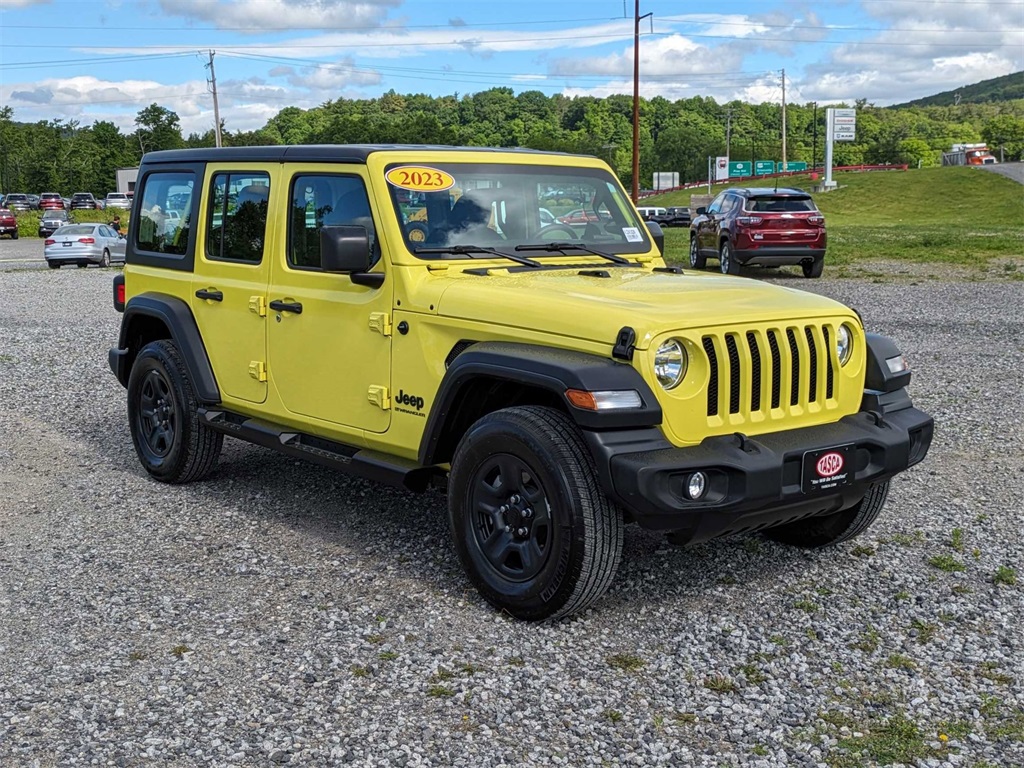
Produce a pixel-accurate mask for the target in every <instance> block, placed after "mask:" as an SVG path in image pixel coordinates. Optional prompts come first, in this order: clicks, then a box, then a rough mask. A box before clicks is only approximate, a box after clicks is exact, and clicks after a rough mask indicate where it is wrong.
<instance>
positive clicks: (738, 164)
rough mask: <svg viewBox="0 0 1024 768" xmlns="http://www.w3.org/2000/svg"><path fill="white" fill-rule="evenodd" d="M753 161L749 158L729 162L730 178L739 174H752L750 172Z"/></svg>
mask: <svg viewBox="0 0 1024 768" xmlns="http://www.w3.org/2000/svg"><path fill="white" fill-rule="evenodd" d="M750 166H751V163H750V161H749V160H734V161H733V162H731V163H729V178H730V179H733V178H736V177H737V176H752V175H753V174H751V172H750Z"/></svg>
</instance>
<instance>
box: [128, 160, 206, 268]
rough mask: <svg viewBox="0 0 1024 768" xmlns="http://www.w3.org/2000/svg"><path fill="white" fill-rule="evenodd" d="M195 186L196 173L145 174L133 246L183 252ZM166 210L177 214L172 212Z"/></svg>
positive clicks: (174, 254)
mask: <svg viewBox="0 0 1024 768" xmlns="http://www.w3.org/2000/svg"><path fill="white" fill-rule="evenodd" d="M194 187H195V175H194V174H192V173H189V172H184V171H166V172H156V173H151V174H149V175H148V176H147V177H146V179H145V182H144V186H143V188H142V200H141V201H140V202H141V204H140V205H139V207H138V211H137V213H136V216H137V217H138V219H139V221H138V225H137V226H136V228H135V242H134V246H135V248H136V249H138V250H140V251H148V252H150V253H160V254H166V255H170V256H182V255H184V254H185V252H186V251H187V250H188V240H189V216H188V212H190V211H191V210H192V190H193V188H194ZM168 211H176V212H178V214H179V215H178V216H176V217H175V216H172V215H170V214H169V213H168ZM182 211H184V212H185V215H184V216H182Z"/></svg>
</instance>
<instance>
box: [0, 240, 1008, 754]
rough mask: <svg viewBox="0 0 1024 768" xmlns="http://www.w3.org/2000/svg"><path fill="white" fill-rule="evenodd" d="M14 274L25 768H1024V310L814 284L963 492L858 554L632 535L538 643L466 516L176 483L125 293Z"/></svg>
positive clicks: (103, 283) (12, 423)
mask: <svg viewBox="0 0 1024 768" xmlns="http://www.w3.org/2000/svg"><path fill="white" fill-rule="evenodd" d="M4 245H7V244H6V243H4ZM3 269H6V270H7V271H0V290H2V296H3V297H4V300H3V302H2V304H0V765H5V766H6V765H14V766H31V765H41V766H52V765H60V766H71V765H103V766H107V765H114V766H137V765H151V764H153V765H157V764H159V765H174V766H195V765H242V766H263V765H273V764H281V763H288V764H290V765H304V766H305V765H309V766H324V765H348V764H353V765H395V766H399V765H407V766H417V765H431V766H448V765H465V766H474V767H476V766H530V765H540V764H546V765H620V764H623V765H630V764H633V765H641V764H643V765H648V764H665V765H673V766H774V765H793V766H819V765H820V766H826V765H827V766H836V767H839V768H843V767H847V766H862V765H877V764H881V765H889V764H898V763H904V764H913V765H929V766H939V765H942V766H946V765H956V766H959V765H963V766H997V765H998V766H1011V765H1018V766H1019V765H1024V661H1022V659H1024V656H1022V650H1024V649H1022V646H1024V631H1022V629H1021V627H1022V625H1024V602H1022V582H1024V573H1021V571H1022V569H1024V544H1022V537H1021V527H1022V526H1021V523H1022V514H1021V507H1022V501H1024V479H1022V475H1024V458H1022V456H1024V450H1022V449H1024V439H1022V437H1024V428H1022V426H1021V421H1020V418H1019V414H1020V413H1021V412H1022V411H1024V387H1022V386H1021V383H1022V382H1021V370H1024V346H1022V344H1021V338H1024V319H1022V316H1021V314H1020V307H1021V306H1024V283H1022V282H1014V281H1008V282H1001V281H989V282H966V281H965V282H956V281H952V280H947V281H936V280H913V279H902V280H898V281H895V282H894V281H884V282H879V280H880V279H879V278H877V277H876V278H874V279H873V280H855V279H846V280H829V279H823V280H821V281H815V282H814V283H813V284H812V283H809V282H807V281H802V280H793V279H786V278H782V281H784V282H786V284H788V285H793V286H795V287H799V288H813V289H814V290H816V291H820V292H821V293H825V294H828V295H831V296H834V297H836V298H838V299H840V300H843V301H846V302H848V303H850V304H851V305H853V306H855V307H857V308H858V309H859V310H860V311H861V313H862V314H863V316H864V318H865V321H866V322H867V324H868V326H869V327H870V328H871V329H873V330H877V331H880V332H882V333H887V334H890V335H892V336H894V337H896V338H897V339H898V340H899V341H900V343H901V345H902V347H903V349H904V351H905V352H907V354H908V355H909V357H910V358H911V361H912V363H913V364H914V366H915V374H914V382H913V384H912V394H913V396H914V398H915V402H916V404H917V405H919V406H920V407H922V408H924V409H925V410H927V411H930V412H931V413H932V414H933V415H934V416H935V418H936V421H937V434H936V441H935V444H934V446H933V448H932V453H931V455H930V457H929V459H928V460H927V461H926V462H925V463H924V464H923V465H920V466H918V467H917V468H915V469H914V470H912V471H911V472H909V473H906V474H904V475H902V476H900V477H899V478H898V479H897V480H896V481H895V482H894V483H893V491H892V493H891V495H890V500H889V505H888V507H887V510H886V513H885V514H884V515H883V518H882V519H881V520H880V521H879V523H878V524H877V525H876V526H875V527H874V528H872V529H871V530H870V531H869V532H868V533H867V534H866V535H865V536H864V537H862V538H861V539H859V540H857V541H856V542H853V543H850V544H846V545H843V546H841V547H839V548H837V549H834V550H831V551H825V552H818V553H806V552H801V551H796V550H792V549H788V548H785V547H782V546H779V545H775V544H772V543H770V542H768V541H766V540H764V539H761V538H759V537H743V538H736V539H730V540H725V541H717V542H712V543H710V544H705V545H701V546H697V547H694V548H691V549H676V548H673V547H670V546H667V545H666V544H665V543H664V540H663V539H662V538H660V537H658V536H656V535H654V534H651V533H647V532H644V531H640V530H638V529H636V528H632V529H630V530H628V531H627V536H626V553H625V562H624V565H623V567H622V569H621V571H620V573H619V577H618V580H617V582H616V584H615V585H614V586H613V588H612V590H611V591H610V592H609V593H608V595H607V596H606V597H605V598H604V599H603V600H602V601H601V602H599V603H598V605H597V606H596V607H595V609H594V610H592V611H590V612H588V613H586V614H584V615H582V616H579V617H577V618H574V619H572V620H567V621H563V622H560V623H555V624H542V625H527V624H521V623H516V622H514V621H511V620H509V619H507V618H505V617H503V616H500V615H496V614H495V613H494V611H492V610H491V609H490V608H489V607H488V606H487V605H486V604H485V603H484V602H483V601H482V600H481V599H480V598H478V597H477V595H476V593H475V592H474V591H472V590H471V588H470V587H469V585H468V582H467V580H466V579H465V577H464V576H463V574H462V572H461V571H460V570H459V567H458V565H457V562H456V558H455V557H454V554H453V553H452V551H451V548H450V545H449V542H448V537H447V530H446V514H445V506H444V500H443V498H442V497H441V496H440V495H425V496H414V495H408V494H405V493H402V492H399V491H394V490H391V489H388V488H384V487H380V486H376V485H373V484H370V483H365V482H362V481H359V480H353V479H349V478H347V477H345V476H341V475H337V474H332V473H331V472H329V471H327V470H322V469H320V468H317V467H314V466H311V465H307V464H300V463H296V462H294V461H291V460H288V459H284V458H282V457H280V456H278V455H276V454H273V453H271V452H269V451H265V450H263V449H260V448H256V447H253V446H248V445H244V444H241V443H237V442H234V441H229V442H228V443H226V444H225V452H224V456H223V458H222V460H221V465H220V468H219V470H218V472H217V473H216V474H215V476H214V477H213V478H212V479H211V480H209V481H207V482H203V483H200V484H195V485H191V486H186V487H167V486H161V485H158V484H156V483H154V482H151V481H149V480H148V479H147V478H146V477H145V476H144V473H143V472H142V470H141V468H140V466H139V464H138V462H137V460H136V458H135V455H134V452H133V450H132V447H131V440H130V437H129V434H128V428H127V424H126V416H125V393H124V390H123V389H122V388H121V387H120V385H118V384H117V382H116V381H115V380H114V378H113V377H112V376H111V375H110V372H109V370H108V369H107V364H106V351H107V349H108V348H109V347H110V346H111V345H112V344H113V343H114V342H115V341H116V338H117V329H118V323H119V316H118V315H117V314H116V313H115V312H114V311H113V310H112V309H111V307H110V281H111V278H112V276H113V271H112V270H98V269H89V270H61V271H60V272H50V271H48V270H42V271H40V270H37V269H32V270H22V269H19V270H12V269H10V267H3ZM826 277H827V273H826ZM1000 567H1004V568H1005V569H1009V568H1012V569H1015V572H1016V574H1018V578H1017V582H1016V583H1015V584H1009V583H1003V582H1006V581H1009V580H1010V576H1011V574H1013V573H1014V571H1009V570H1002V571H1000V573H1001V574H1002V578H1001V579H994V575H995V574H996V573H997V571H998V570H999V569H1000Z"/></svg>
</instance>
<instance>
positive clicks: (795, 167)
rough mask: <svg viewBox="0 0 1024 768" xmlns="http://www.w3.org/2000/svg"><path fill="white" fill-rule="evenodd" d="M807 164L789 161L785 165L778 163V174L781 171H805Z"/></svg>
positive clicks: (800, 161) (799, 161)
mask: <svg viewBox="0 0 1024 768" xmlns="http://www.w3.org/2000/svg"><path fill="white" fill-rule="evenodd" d="M806 170H807V163H805V162H803V161H802V160H790V161H788V162H786V163H779V173H782V172H783V171H806Z"/></svg>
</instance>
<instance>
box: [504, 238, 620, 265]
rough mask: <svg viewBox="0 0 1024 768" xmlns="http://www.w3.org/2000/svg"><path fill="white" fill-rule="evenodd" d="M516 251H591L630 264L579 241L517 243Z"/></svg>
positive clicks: (602, 256)
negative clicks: (539, 243) (534, 243)
mask: <svg viewBox="0 0 1024 768" xmlns="http://www.w3.org/2000/svg"><path fill="white" fill-rule="evenodd" d="M516 250H517V251H557V252H558V253H561V254H563V255H566V254H565V252H566V251H586V252H587V253H592V254H594V255H595V256H600V257H601V258H602V259H608V261H614V262H615V263H616V264H632V263H633V262H631V261H630V260H629V259H624V258H622V257H621V256H619V255H617V254H614V253H608V252H607V251H599V250H597V249H596V248H593V247H591V246H589V245H581V244H580V243H569V242H564V243H544V244H542V245H517V246H516Z"/></svg>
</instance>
